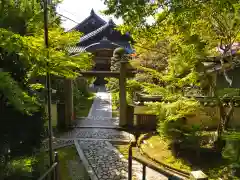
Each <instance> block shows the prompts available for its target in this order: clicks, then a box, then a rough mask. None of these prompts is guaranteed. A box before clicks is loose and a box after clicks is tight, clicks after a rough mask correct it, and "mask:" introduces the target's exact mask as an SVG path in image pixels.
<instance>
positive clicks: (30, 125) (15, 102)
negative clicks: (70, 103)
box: [0, 0, 91, 179]
mask: <svg viewBox="0 0 240 180" xmlns="http://www.w3.org/2000/svg"><path fill="white" fill-rule="evenodd" d="M40 2H42V1H39V0H31V1H26V0H18V1H16V0H0V114H1V126H0V159H1V160H0V169H1V170H4V169H5V168H6V167H7V166H6V165H7V163H8V162H9V161H8V160H9V159H8V158H9V157H10V158H12V157H14V156H16V155H17V156H19V155H26V153H31V151H32V150H33V149H34V148H36V147H37V148H38V147H39V145H40V143H41V138H42V135H43V134H42V133H43V124H44V121H45V115H44V113H45V110H44V107H43V104H42V101H40V100H41V98H40V96H39V93H38V90H39V89H42V88H44V81H40V80H41V79H42V78H44V77H45V75H46V73H47V72H50V73H51V75H52V76H57V77H66V78H75V77H77V76H78V75H79V73H78V72H79V70H80V69H81V70H84V69H88V68H90V67H91V58H90V57H91V56H90V54H88V53H82V54H80V55H79V56H74V57H70V56H69V55H68V51H67V49H68V47H69V46H72V45H75V44H76V42H77V41H78V40H79V37H80V36H81V33H78V32H71V33H66V32H64V30H63V29H62V28H60V27H59V23H60V18H59V17H58V16H57V15H56V12H55V6H56V5H57V3H58V2H59V1H58V0H56V1H53V4H52V5H51V6H50V8H49V10H50V13H49V43H50V46H49V48H48V49H46V48H45V46H44V31H43V24H44V23H43V8H42V5H41V4H40ZM2 165H3V166H2ZM1 173H2V172H1V171H0V179H2V176H1V175H2V174H1ZM3 179H4V178H3Z"/></svg>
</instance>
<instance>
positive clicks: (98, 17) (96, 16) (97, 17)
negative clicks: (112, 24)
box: [68, 9, 107, 32]
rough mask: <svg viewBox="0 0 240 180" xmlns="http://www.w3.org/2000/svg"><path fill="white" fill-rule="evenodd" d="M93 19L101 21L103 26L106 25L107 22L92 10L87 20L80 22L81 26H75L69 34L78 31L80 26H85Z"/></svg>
mask: <svg viewBox="0 0 240 180" xmlns="http://www.w3.org/2000/svg"><path fill="white" fill-rule="evenodd" d="M92 17H95V18H96V19H97V20H99V21H101V22H102V23H103V24H106V23H107V22H106V21H105V20H104V19H102V18H101V17H100V16H98V15H97V14H96V13H95V11H94V10H93V9H92V10H91V12H90V15H89V16H88V17H87V18H85V19H84V20H83V21H82V22H80V23H79V24H77V25H76V26H74V27H73V28H71V29H70V30H68V32H70V31H73V30H75V29H77V28H78V27H79V26H81V25H83V24H84V23H86V22H87V21H88V20H89V19H91V18H92Z"/></svg>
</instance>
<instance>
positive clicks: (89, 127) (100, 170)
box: [46, 87, 168, 180]
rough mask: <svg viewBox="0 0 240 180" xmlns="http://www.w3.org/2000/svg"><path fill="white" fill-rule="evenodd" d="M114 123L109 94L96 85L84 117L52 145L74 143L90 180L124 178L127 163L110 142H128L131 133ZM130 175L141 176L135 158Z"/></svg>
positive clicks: (156, 178)
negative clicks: (89, 108) (95, 90)
mask: <svg viewBox="0 0 240 180" xmlns="http://www.w3.org/2000/svg"><path fill="white" fill-rule="evenodd" d="M118 124H119V120H118V118H112V104H111V94H110V93H107V92H106V89H105V88H104V87H100V88H99V89H98V92H97V93H96V98H95V100H94V102H93V105H92V108H91V110H90V112H89V115H88V117H87V118H84V119H79V120H77V121H76V123H75V125H74V128H73V130H72V131H70V132H66V133H64V134H62V135H61V136H59V137H56V139H55V145H54V146H55V147H58V146H64V145H66V144H73V143H75V146H76V148H77V151H78V154H79V156H80V159H81V161H82V162H83V164H84V167H85V169H86V170H87V173H88V174H89V176H90V178H91V180H105V179H106V180H127V178H128V177H127V171H128V162H127V160H126V159H125V158H124V157H123V155H121V153H120V152H119V151H118V150H117V149H116V148H115V147H114V146H113V145H112V144H111V142H130V141H131V140H132V141H133V140H134V136H133V135H131V134H129V133H128V132H124V131H120V130H118V129H117V127H118ZM47 146H48V144H47V143H46V148H47ZM71 167H72V164H71ZM74 167H76V166H74ZM146 172H147V178H146V179H147V180H165V179H168V178H167V177H165V176H163V175H161V174H159V173H157V172H155V171H153V170H151V169H149V168H147V170H146ZM133 174H134V175H135V177H136V178H135V179H142V177H141V176H142V165H141V164H140V163H138V162H136V161H133ZM74 179H75V178H74ZM79 179H81V178H79Z"/></svg>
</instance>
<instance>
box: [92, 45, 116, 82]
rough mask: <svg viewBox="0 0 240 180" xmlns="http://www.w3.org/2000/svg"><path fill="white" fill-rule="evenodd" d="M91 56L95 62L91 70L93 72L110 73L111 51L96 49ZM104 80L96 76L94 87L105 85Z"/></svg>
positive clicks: (102, 77)
mask: <svg viewBox="0 0 240 180" xmlns="http://www.w3.org/2000/svg"><path fill="white" fill-rule="evenodd" d="M92 54H93V55H94V62H95V67H94V69H93V70H94V71H111V70H110V67H111V57H112V54H113V50H112V49H97V50H95V51H94V52H92ZM104 78H105V77H104V76H101V75H98V76H96V80H95V82H94V85H97V86H101V85H105V84H106V83H107V81H106V80H105V79H104Z"/></svg>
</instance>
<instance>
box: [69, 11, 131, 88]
mask: <svg viewBox="0 0 240 180" xmlns="http://www.w3.org/2000/svg"><path fill="white" fill-rule="evenodd" d="M115 28H116V24H115V23H114V22H113V20H112V19H110V20H109V21H108V22H106V21H105V20H103V19H102V18H101V17H99V16H98V15H97V14H96V13H95V12H94V10H93V9H92V10H91V12H90V15H89V16H88V17H87V18H86V19H85V20H83V21H82V22H81V23H79V24H78V25H76V26H75V27H74V28H72V29H71V30H69V31H73V30H75V31H80V32H82V33H84V35H83V36H82V37H81V38H80V40H79V42H78V43H77V44H76V46H75V47H71V48H70V49H69V53H70V54H71V55H77V54H79V53H81V52H83V51H87V52H91V53H92V54H93V56H94V62H95V67H94V69H93V70H94V71H110V66H111V57H112V56H113V51H114V50H115V49H116V48H118V47H123V48H124V49H125V51H126V52H127V53H129V54H131V53H133V49H132V48H131V43H132V42H133V40H132V38H131V36H130V35H129V34H124V35H123V34H121V33H120V32H119V31H117V30H116V29H115ZM95 84H96V85H101V84H105V81H104V77H100V76H98V77H97V79H96V81H95Z"/></svg>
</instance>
